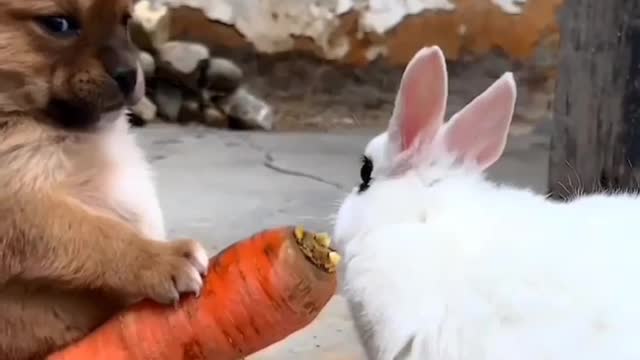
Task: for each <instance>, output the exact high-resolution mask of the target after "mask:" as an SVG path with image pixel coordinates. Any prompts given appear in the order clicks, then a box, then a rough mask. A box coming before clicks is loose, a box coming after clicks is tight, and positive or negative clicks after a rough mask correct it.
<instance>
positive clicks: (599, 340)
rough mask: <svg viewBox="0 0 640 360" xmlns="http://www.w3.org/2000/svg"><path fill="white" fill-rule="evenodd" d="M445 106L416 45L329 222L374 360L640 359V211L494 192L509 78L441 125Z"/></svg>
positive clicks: (439, 81)
mask: <svg viewBox="0 0 640 360" xmlns="http://www.w3.org/2000/svg"><path fill="white" fill-rule="evenodd" d="M446 99H447V73H446V65H445V61H444V56H443V55H442V52H441V51H440V49H439V48H437V47H431V48H424V49H422V50H421V51H419V52H418V53H417V54H416V55H415V57H414V58H413V59H412V60H411V62H410V63H409V65H408V66H407V69H406V70H405V73H404V75H403V78H402V81H401V85H400V89H399V92H398V95H397V98H396V103H395V109H394V112H393V114H392V117H391V120H390V123H389V127H388V130H387V131H386V132H385V133H383V134H381V135H379V136H378V137H376V138H374V139H373V140H372V141H371V142H370V143H369V144H368V145H367V147H366V150H365V154H364V156H365V160H364V164H363V166H362V169H361V175H362V178H363V179H362V184H360V186H358V187H356V188H355V189H354V190H353V192H351V193H350V194H349V195H348V196H347V198H346V199H345V200H344V202H343V203H342V205H341V207H340V210H339V211H338V214H337V219H336V224H335V229H334V239H335V243H336V247H337V248H338V249H339V250H340V251H341V252H342V253H343V254H344V264H343V273H342V279H341V280H342V281H341V283H342V288H343V293H344V295H345V296H346V298H347V299H348V302H349V305H350V308H351V311H352V314H353V316H354V319H355V322H356V327H357V329H358V332H359V334H360V337H361V340H362V341H363V344H364V346H365V348H366V350H367V354H368V357H369V358H370V359H380V360H401V359H420V360H449V359H460V360H542V359H549V360H556V359H557V360H568V359H576V360H577V359H580V360H588V359H601V360H614V359H615V360H622V359H624V360H631V359H636V360H637V359H640V341H639V340H638V339H637V338H636V337H637V334H639V333H640V284H639V281H638V278H639V277H640V239H636V237H637V236H638V235H636V234H635V233H633V231H634V230H633V225H632V224H634V223H635V222H636V221H637V218H638V215H639V214H640V199H638V198H637V197H636V196H635V195H630V194H616V195H604V194H603V195H592V196H585V197H582V198H577V199H574V200H573V201H571V202H566V203H560V202H554V201H551V200H548V199H547V198H546V197H545V196H542V195H538V194H534V193H533V192H531V191H528V190H521V189H517V188H514V187H509V186H506V185H498V184H495V183H493V182H491V181H489V180H487V179H486V178H485V176H484V175H483V172H484V170H485V169H486V168H487V167H489V166H491V165H492V164H493V163H494V162H495V161H496V160H497V159H499V158H500V156H501V155H502V152H503V150H504V147H505V144H506V139H507V134H508V129H509V125H510V123H511V118H512V115H513V111H514V104H515V99H516V86H515V81H514V79H513V76H512V74H510V73H506V74H504V75H503V76H502V77H501V78H500V79H499V80H497V81H496V82H495V83H494V84H493V85H491V86H490V87H489V88H488V89H487V90H486V91H485V92H484V93H483V94H481V95H480V96H478V97H477V98H476V99H474V100H473V101H472V102H471V103H469V104H468V105H467V106H466V107H465V108H464V109H462V110H461V111H460V112H458V113H457V114H455V115H454V116H453V117H452V118H451V119H450V120H449V121H448V122H446V123H444V122H443V118H444V114H445V104H446Z"/></svg>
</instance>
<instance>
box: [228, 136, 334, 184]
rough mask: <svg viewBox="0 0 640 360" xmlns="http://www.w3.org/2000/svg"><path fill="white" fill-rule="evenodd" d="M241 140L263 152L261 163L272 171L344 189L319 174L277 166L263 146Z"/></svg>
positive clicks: (247, 140)
mask: <svg viewBox="0 0 640 360" xmlns="http://www.w3.org/2000/svg"><path fill="white" fill-rule="evenodd" d="M240 139H241V141H242V142H244V143H245V144H246V145H247V146H248V147H250V148H251V149H253V150H255V151H257V152H260V153H263V154H264V161H263V163H262V165H263V166H264V167H266V168H267V169H269V170H272V171H274V172H277V173H279V174H283V175H288V176H294V177H300V178H305V179H309V180H312V181H315V182H319V183H322V184H325V185H329V186H332V187H334V188H336V189H338V190H344V186H342V185H341V184H339V183H336V182H333V181H329V180H326V179H323V178H321V177H320V176H317V175H313V174H308V173H305V172H302V171H297V170H292V169H287V168H284V167H282V166H278V165H276V164H275V162H276V160H275V158H274V156H273V154H272V153H271V152H270V151H267V150H266V149H265V148H263V147H261V146H259V145H257V144H255V143H253V142H252V141H251V140H249V139H247V138H240Z"/></svg>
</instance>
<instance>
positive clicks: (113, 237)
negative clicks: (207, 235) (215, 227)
mask: <svg viewBox="0 0 640 360" xmlns="http://www.w3.org/2000/svg"><path fill="white" fill-rule="evenodd" d="M207 262H208V259H207V255H206V252H205V250H204V249H203V248H202V247H201V246H200V245H199V244H198V243H196V242H195V241H192V240H180V241H173V242H169V243H165V242H159V241H154V240H150V239H145V238H143V237H141V236H140V235H139V234H138V233H137V232H136V231H134V230H133V229H132V228H131V227H129V226H128V225H127V224H125V223H121V222H119V221H118V220H115V219H111V218H108V217H105V216H99V215H95V214H92V213H90V212H88V211H87V210H85V209H84V208H83V207H82V206H80V205H78V204H76V203H74V201H73V200H72V199H70V198H69V197H66V196H65V195H64V194H53V193H40V194H28V195H27V194H19V195H12V196H6V197H2V198H0V287H1V286H2V283H3V282H4V281H8V280H12V279H13V280H19V281H45V282H47V283H49V284H51V285H53V286H57V287H60V288H70V289H95V290H100V291H104V292H106V293H107V294H110V295H115V296H123V297H125V298H133V299H137V298H151V299H154V300H156V301H158V302H162V303H173V302H176V301H177V300H178V298H179V293H182V292H199V291H200V288H201V286H202V278H201V276H200V274H199V273H204V272H205V271H206V266H207Z"/></svg>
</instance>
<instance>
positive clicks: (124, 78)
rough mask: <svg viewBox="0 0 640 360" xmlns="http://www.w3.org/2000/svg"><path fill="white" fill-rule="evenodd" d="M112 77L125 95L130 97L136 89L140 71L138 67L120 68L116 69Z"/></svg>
mask: <svg viewBox="0 0 640 360" xmlns="http://www.w3.org/2000/svg"><path fill="white" fill-rule="evenodd" d="M111 77H112V78H113V79H114V80H115V81H116V83H117V84H118V87H119V88H120V91H122V94H123V95H124V96H125V97H129V96H131V95H132V94H133V91H134V90H135V89H136V82H137V80H138V71H137V69H136V68H119V69H116V70H115V71H114V72H113V73H112V74H111Z"/></svg>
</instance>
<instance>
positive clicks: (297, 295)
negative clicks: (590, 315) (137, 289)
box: [48, 227, 337, 360]
mask: <svg viewBox="0 0 640 360" xmlns="http://www.w3.org/2000/svg"><path fill="white" fill-rule="evenodd" d="M336 287H337V280H336V275H335V273H329V272H327V271H325V270H323V269H320V268H319V267H317V266H316V265H314V264H313V263H312V262H310V261H309V259H308V258H307V257H306V256H305V255H304V254H303V253H302V251H301V250H300V247H299V246H298V243H297V242H296V238H295V235H294V228H293V227H281V228H275V229H270V230H266V231H264V232H261V233H259V234H256V235H254V236H252V237H251V238H249V239H246V240H243V241H240V242H237V243H235V244H232V245H231V246H229V247H228V248H226V249H225V250H223V251H222V252H220V253H219V254H217V255H216V256H215V257H213V258H212V261H211V263H210V265H209V270H208V273H207V275H206V278H205V284H204V287H203V290H202V293H201V295H200V296H199V297H197V298H196V297H195V296H192V295H189V296H185V297H183V299H182V300H181V301H180V303H179V304H178V305H177V308H174V307H171V306H163V305H159V304H157V303H154V302H152V301H150V300H149V301H146V300H145V301H142V302H140V303H138V304H136V305H134V306H132V307H131V308H130V309H128V310H127V311H125V312H123V313H122V314H120V315H118V316H116V317H114V318H113V319H111V320H110V321H108V322H107V323H106V324H104V325H103V326H101V327H100V328H98V329H96V331H94V332H93V333H92V334H90V335H88V336H87V337H86V338H84V339H83V340H81V341H79V342H78V343H76V344H73V345H71V346H69V347H68V348H66V349H63V350H61V351H59V352H57V353H55V354H53V355H51V356H50V357H49V358H48V359H49V360H81V359H92V360H169V359H171V360H204V359H215V360H238V359H242V358H243V357H245V356H248V355H251V354H253V353H256V352H258V351H260V350H262V349H264V348H266V347H268V346H270V345H272V344H275V343H277V342H279V341H282V340H283V339H284V338H286V337H288V336H289V335H291V334H292V333H294V332H296V331H298V330H301V329H302V328H304V327H306V326H307V325H309V324H310V323H311V322H312V321H313V320H314V319H315V318H316V317H317V315H318V314H319V313H320V312H321V310H322V309H323V308H324V307H325V305H326V304H327V303H328V302H329V300H330V299H331V298H332V297H333V295H334V294H335V292H336Z"/></svg>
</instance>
